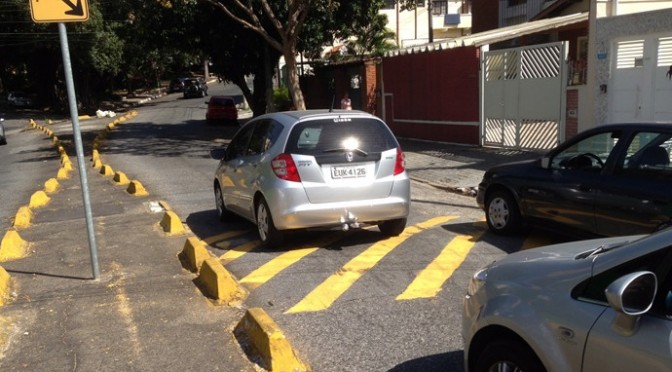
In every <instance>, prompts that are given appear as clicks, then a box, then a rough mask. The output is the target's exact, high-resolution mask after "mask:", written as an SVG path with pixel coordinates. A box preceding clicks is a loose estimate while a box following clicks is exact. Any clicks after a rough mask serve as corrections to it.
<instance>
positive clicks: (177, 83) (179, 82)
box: [168, 77, 189, 93]
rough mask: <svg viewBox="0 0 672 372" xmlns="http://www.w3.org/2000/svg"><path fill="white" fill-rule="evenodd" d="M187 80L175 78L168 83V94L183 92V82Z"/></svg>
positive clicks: (185, 78)
mask: <svg viewBox="0 0 672 372" xmlns="http://www.w3.org/2000/svg"><path fill="white" fill-rule="evenodd" d="M187 79H189V78H188V77H176V78H174V79H173V80H171V81H170V84H168V93H175V92H183V91H184V81H185V80H187Z"/></svg>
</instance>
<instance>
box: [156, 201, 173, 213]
mask: <svg viewBox="0 0 672 372" xmlns="http://www.w3.org/2000/svg"><path fill="white" fill-rule="evenodd" d="M159 205H160V206H161V208H163V209H164V210H166V211H172V210H173V208H171V207H170V204H168V202H167V201H165V200H159Z"/></svg>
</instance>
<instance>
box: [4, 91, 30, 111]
mask: <svg viewBox="0 0 672 372" xmlns="http://www.w3.org/2000/svg"><path fill="white" fill-rule="evenodd" d="M7 102H8V103H9V104H10V105H11V106H14V107H32V106H35V95H34V94H30V93H26V92H19V91H13V92H9V94H7Z"/></svg>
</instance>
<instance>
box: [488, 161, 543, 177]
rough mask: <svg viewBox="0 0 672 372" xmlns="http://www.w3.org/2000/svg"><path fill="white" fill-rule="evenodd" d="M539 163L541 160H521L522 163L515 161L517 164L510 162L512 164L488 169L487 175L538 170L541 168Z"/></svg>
mask: <svg viewBox="0 0 672 372" xmlns="http://www.w3.org/2000/svg"><path fill="white" fill-rule="evenodd" d="M539 161H540V159H532V160H521V161H515V162H510V163H504V164H500V165H495V166H493V167H491V168H490V169H488V171H487V172H486V173H489V174H494V173H496V174H509V173H512V172H515V173H520V171H521V169H527V168H537V167H539Z"/></svg>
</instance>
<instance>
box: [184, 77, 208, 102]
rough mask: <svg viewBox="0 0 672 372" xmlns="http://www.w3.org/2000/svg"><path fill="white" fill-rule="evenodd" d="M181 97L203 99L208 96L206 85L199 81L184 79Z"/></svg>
mask: <svg viewBox="0 0 672 372" xmlns="http://www.w3.org/2000/svg"><path fill="white" fill-rule="evenodd" d="M183 95H184V98H193V97H205V96H207V95H208V85H207V84H206V83H205V82H204V81H201V80H200V79H186V80H185V81H184V92H183Z"/></svg>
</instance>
